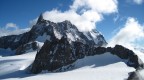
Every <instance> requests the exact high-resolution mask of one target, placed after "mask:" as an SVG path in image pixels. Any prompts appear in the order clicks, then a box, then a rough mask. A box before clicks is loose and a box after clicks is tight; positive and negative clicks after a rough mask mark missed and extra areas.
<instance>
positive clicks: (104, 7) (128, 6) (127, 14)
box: [0, 0, 144, 44]
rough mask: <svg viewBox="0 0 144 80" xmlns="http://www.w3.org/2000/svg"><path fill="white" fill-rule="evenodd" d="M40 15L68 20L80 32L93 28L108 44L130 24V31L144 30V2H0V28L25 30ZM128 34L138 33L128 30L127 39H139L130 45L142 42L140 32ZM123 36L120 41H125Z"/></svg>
mask: <svg viewBox="0 0 144 80" xmlns="http://www.w3.org/2000/svg"><path fill="white" fill-rule="evenodd" d="M41 13H45V16H46V17H47V19H49V20H52V21H56V22H59V21H62V20H63V19H68V20H70V21H71V22H73V23H74V24H76V25H78V26H83V25H84V26H85V27H84V29H83V30H85V29H91V28H94V27H96V29H97V30H98V31H100V32H101V33H102V34H103V35H104V37H105V38H106V40H107V41H109V40H111V39H120V38H121V36H123V35H121V34H123V33H122V32H124V31H122V30H125V28H126V29H127V26H129V25H130V26H131V24H134V23H135V24H136V27H130V29H132V28H134V29H135V28H138V30H139V29H142V31H143V27H144V26H143V25H144V0H0V27H1V28H0V29H4V30H7V29H10V28H11V29H10V30H17V29H22V28H28V27H30V25H31V24H33V22H34V21H35V19H36V18H37V17H38V16H39V15H40V14H41ZM54 15H55V16H54ZM61 15H64V16H61ZM71 15H72V17H70V16H71ZM53 16H54V17H53ZM58 17H60V19H62V20H60V19H59V18H58ZM76 19H77V20H76ZM74 21H77V23H76V22H74ZM78 23H80V24H78ZM86 25H87V26H86ZM91 26H93V27H91ZM80 28H82V27H80ZM136 30H137V29H136ZM126 31H127V30H126ZM130 31H132V32H133V33H136V32H137V31H135V30H134V31H133V30H128V34H125V35H130V36H131V37H130V36H126V37H128V38H132V37H133V36H138V37H136V38H135V39H134V40H133V41H132V42H133V43H136V42H138V41H137V40H139V39H144V38H143V36H139V35H137V34H141V33H136V34H130V33H131V32H130ZM139 32H140V31H139ZM126 37H124V39H123V38H122V39H123V40H126ZM115 41H118V40H115ZM130 43H131V41H130ZM139 43H142V41H140V42H139ZM139 43H138V44H139Z"/></svg>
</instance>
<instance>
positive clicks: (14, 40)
mask: <svg viewBox="0 0 144 80" xmlns="http://www.w3.org/2000/svg"><path fill="white" fill-rule="evenodd" d="M62 37H64V38H65V39H66V40H67V41H68V42H69V44H73V42H81V43H83V44H88V45H93V46H102V45H106V44H107V42H106V41H105V39H104V37H103V35H102V34H100V33H99V32H98V31H96V30H92V31H89V32H80V31H79V30H78V29H77V27H76V26H75V25H73V24H72V23H71V22H70V21H68V20H65V21H63V22H59V23H54V22H51V21H49V20H44V18H43V15H42V14H41V15H40V16H39V18H38V21H37V23H36V24H35V25H34V26H33V27H32V29H31V30H30V31H29V32H26V33H23V34H20V35H10V36H5V37H1V38H0V48H4V49H8V48H10V49H12V50H16V51H17V49H18V52H19V51H21V52H19V53H17V54H21V53H24V52H25V49H26V50H29V49H31V48H32V43H34V44H35V46H37V45H38V44H39V43H38V42H40V43H44V42H45V41H46V40H48V41H56V40H57V39H58V40H61V39H62ZM35 42H36V43H35ZM27 47H29V48H27ZM24 48H25V49H24Z"/></svg>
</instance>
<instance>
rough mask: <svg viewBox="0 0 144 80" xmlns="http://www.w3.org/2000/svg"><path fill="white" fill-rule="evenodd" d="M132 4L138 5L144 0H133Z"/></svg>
mask: <svg viewBox="0 0 144 80" xmlns="http://www.w3.org/2000/svg"><path fill="white" fill-rule="evenodd" d="M133 2H134V3H136V4H138V5H140V4H142V3H143V2H144V0H133Z"/></svg>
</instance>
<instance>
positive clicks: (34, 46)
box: [15, 42, 38, 55]
mask: <svg viewBox="0 0 144 80" xmlns="http://www.w3.org/2000/svg"><path fill="white" fill-rule="evenodd" d="M37 49H38V45H37V42H30V43H28V44H24V45H21V46H19V47H18V48H17V49H16V53H15V54H16V55H20V54H23V53H26V51H28V52H29V51H35V50H37Z"/></svg>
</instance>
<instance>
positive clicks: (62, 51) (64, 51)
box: [31, 37, 140, 73]
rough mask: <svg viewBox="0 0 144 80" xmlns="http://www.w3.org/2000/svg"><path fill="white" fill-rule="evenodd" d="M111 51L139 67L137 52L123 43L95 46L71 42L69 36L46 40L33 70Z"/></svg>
mask: <svg viewBox="0 0 144 80" xmlns="http://www.w3.org/2000/svg"><path fill="white" fill-rule="evenodd" d="M105 52H111V53H112V54H113V55H116V56H118V57H119V58H121V59H125V60H127V61H128V62H127V63H126V64H127V65H128V66H131V67H134V68H138V67H139V66H140V63H139V62H138V57H137V55H135V53H134V52H133V51H131V50H129V49H127V48H125V47H123V46H121V45H116V46H115V47H114V48H111V47H108V48H104V47H95V46H93V45H89V44H83V43H81V42H73V43H71V44H69V42H68V41H67V38H64V37H63V38H62V39H61V40H58V39H57V40H55V41H52V42H50V41H46V42H45V43H44V46H43V47H42V48H41V50H40V51H39V52H38V53H37V55H36V57H35V61H34V63H33V64H32V68H31V72H32V73H40V72H41V71H42V70H48V71H54V70H56V69H59V68H61V67H63V66H67V65H70V64H72V63H73V62H75V61H76V60H78V59H81V58H84V57H85V56H93V55H99V54H103V53H105Z"/></svg>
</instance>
